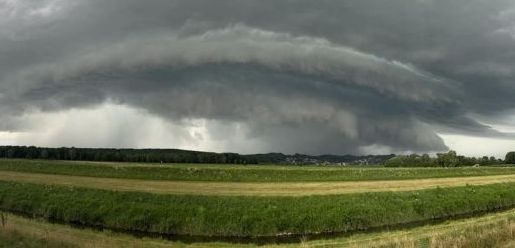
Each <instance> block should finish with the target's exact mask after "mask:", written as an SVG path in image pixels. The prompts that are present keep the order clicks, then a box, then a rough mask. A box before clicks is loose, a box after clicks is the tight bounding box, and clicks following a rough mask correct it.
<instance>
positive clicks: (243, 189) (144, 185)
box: [0, 171, 515, 196]
mask: <svg viewBox="0 0 515 248" xmlns="http://www.w3.org/2000/svg"><path fill="white" fill-rule="evenodd" d="M0 180H1V181H14V182H25V183H37V184H52V185H64V186H74V187H85V188H95V189H106V190H116V191H140V192H151V193H161V194H188V195H227V196H235V195H247V196H306V195H330V194H350V193H363V192H380V191H410V190H421V189H430V188H436V187H457V186H465V185H467V184H469V185H485V184H493V183H504V182H515V175H498V176H480V177H453V178H429V179H414V180H388V181H358V182H304V183H298V182H295V183H291V182H286V183H240V182H188V181H157V180H137V179H117V178H98V177H84V176H65V175H50V174H36V173H25V172H10V171H0Z"/></svg>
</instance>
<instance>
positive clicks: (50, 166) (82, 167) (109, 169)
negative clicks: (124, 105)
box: [0, 159, 515, 182]
mask: <svg viewBox="0 0 515 248" xmlns="http://www.w3.org/2000/svg"><path fill="white" fill-rule="evenodd" d="M0 171H18V172H32V173H45V174H59V175H76V176H90V177H107V178H130V179H148V180H171V181H217V182H308V181H311V182H325V181H362V180H404V179H421V178H448V177H468V176H492V175H507V174H515V167H480V168H471V167H467V168H460V167H458V168H381V167H379V168H378V167H368V168H361V167H353V168H342V167H315V166H270V165H268V166H264V165H263V166H257V165H248V166H242V165H213V164H137V163H101V162H76V161H47V160H20V159H0Z"/></svg>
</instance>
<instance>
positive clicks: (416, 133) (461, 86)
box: [0, 0, 515, 154]
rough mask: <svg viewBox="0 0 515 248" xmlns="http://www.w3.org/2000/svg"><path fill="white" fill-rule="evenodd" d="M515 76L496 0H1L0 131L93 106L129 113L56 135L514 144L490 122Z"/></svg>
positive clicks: (284, 147)
mask: <svg viewBox="0 0 515 248" xmlns="http://www.w3.org/2000/svg"><path fill="white" fill-rule="evenodd" d="M514 79H515V4H514V3H513V1H508V0H493V1H488V2H487V1H479V0H472V1H471V0H456V1H440V0H418V1H408V0H393V1H380V0H365V1H337V0H331V1H329V0H320V1H316V2H315V1H310V0H296V1H271V0H263V1H257V0H220V1H209V0H179V1H174V0H166V1H165V0H159V1H158V0H152V1H139V0H123V1H122V0H102V1H100V0H88V1H74V0H67V1H64V0H40V1H29V0H17V1H12V0H0V132H1V131H4V132H5V131H8V132H23V131H27V130H35V129H37V128H38V126H40V125H42V124H41V123H40V122H39V121H37V120H34V118H33V117H30V116H31V115H32V116H34V115H38V116H41V115H42V116H45V115H46V116H52V115H54V117H55V115H56V114H55V113H60V112H62V111H70V110H72V109H79V110H80V109H102V108H103V109H104V111H103V113H111V114H109V115H108V116H117V115H120V113H126V114H128V115H129V114H130V115H131V116H132V117H131V118H122V117H116V118H96V119H98V120H96V119H95V118H91V117H88V118H87V119H89V121H90V122H91V120H92V119H95V121H94V122H91V123H92V124H97V125H98V128H97V129H96V132H93V131H91V130H90V131H88V130H87V128H83V129H80V130H77V133H70V132H69V131H68V132H64V131H63V133H66V135H67V137H68V136H74V137H79V138H83V139H86V140H88V139H89V138H90V137H91V135H92V133H96V134H97V135H98V136H100V134H99V133H98V130H118V131H116V132H115V133H116V135H111V133H112V132H107V133H103V136H102V137H103V138H102V140H101V141H97V143H96V144H97V145H98V146H119V147H123V146H138V142H137V140H148V136H152V137H154V138H152V141H149V142H147V143H143V144H145V145H147V146H148V144H150V145H151V146H167V145H166V144H168V143H166V142H163V141H162V140H159V135H155V130H156V129H158V130H160V129H169V130H172V131H171V132H170V133H169V136H170V137H168V136H163V137H161V138H162V139H168V138H170V139H175V140H181V142H179V143H177V142H175V143H170V144H174V145H178V146H181V147H187V148H195V146H193V147H192V146H191V144H194V143H202V145H200V146H197V147H201V148H202V149H208V150H209V149H212V150H225V151H243V152H268V151H280V152H305V153H314V154H317V153H339V154H342V153H365V152H371V153H375V152H377V151H379V152H406V151H415V152H428V151H441V150H445V149H447V147H446V145H445V144H444V142H443V140H442V139H441V138H440V136H439V135H438V134H437V133H449V134H455V135H473V136H480V137H490V138H503V139H513V138H514V135H513V134H512V133H505V132H500V131H497V130H496V129H494V128H492V127H491V126H490V125H492V124H495V123H503V124H506V122H508V123H510V121H509V118H511V115H510V114H508V113H513V110H514V109H515V98H514V97H513V95H514V94H515V82H514ZM106 104H108V106H113V105H114V106H123V107H107V109H108V110H107V112H106V110H105V109H106V107H101V106H106ZM116 109H118V110H119V111H115V110H116ZM120 109H121V110H120ZM98 111H100V112H102V110H98ZM100 112H98V113H100ZM115 113H118V114H115ZM82 115H83V118H86V117H87V116H88V114H84V113H82ZM28 116H29V117H28ZM76 116H77V118H80V116H81V115H80V114H77V115H76ZM97 116H101V115H97ZM508 117H509V118H508ZM63 118H64V117H61V119H63ZM146 118H148V119H152V120H155V121H148V120H147V121H144V120H143V119H146ZM480 120H481V121H480ZM483 120H488V121H486V122H485V121H483ZM85 121H86V122H87V121H88V120H85ZM161 121H164V123H167V124H163V123H161ZM157 122H159V123H161V124H159V127H156V125H157V124H155V123H157ZM106 123H110V125H107V124H106ZM113 123H114V124H113ZM124 123H125V124H124ZM127 123H131V124H127ZM134 123H138V124H134ZM199 123H200V124H199ZM485 123H488V124H485ZM54 125H55V124H54ZM70 125H74V126H76V124H70ZM120 125H123V127H120V128H119V129H117V128H116V127H119V126H120ZM79 126H80V125H79ZM199 126H200V127H199ZM199 128H200V129H201V130H202V131H200V132H192V131H191V130H197V129H199ZM120 130H122V131H120ZM144 130H147V131H144ZM152 130H154V131H152ZM197 131H198V130H197ZM47 136H48V135H47ZM0 137H1V136H0ZM120 137H124V138H120ZM127 137H131V138H127ZM206 137H209V140H207V139H206ZM48 139H50V140H52V142H50V143H49V144H66V145H73V144H70V143H73V142H68V141H67V140H68V138H66V137H59V135H55V136H52V137H51V138H48ZM56 140H57V141H61V142H55V141H56ZM213 140H215V141H216V140H218V141H220V140H223V144H222V143H220V142H218V143H217V142H214V143H212V141H213ZM29 141H30V140H29ZM29 141H27V140H25V142H29ZM42 143H43V144H44V142H42ZM81 144H82V143H81ZM84 144H85V145H90V146H91V144H95V141H92V142H91V143H84ZM79 145H80V144H79ZM139 145H141V144H139Z"/></svg>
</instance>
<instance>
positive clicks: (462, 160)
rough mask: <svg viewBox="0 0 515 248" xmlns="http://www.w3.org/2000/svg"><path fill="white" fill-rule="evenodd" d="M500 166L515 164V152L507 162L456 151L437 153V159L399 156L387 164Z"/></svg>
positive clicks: (409, 165) (396, 165) (395, 165)
mask: <svg viewBox="0 0 515 248" xmlns="http://www.w3.org/2000/svg"><path fill="white" fill-rule="evenodd" d="M500 164H515V152H509V153H508V154H506V158H505V160H502V159H496V158H495V157H488V156H483V157H478V158H476V157H466V156H461V155H458V154H457V153H456V152H455V151H449V152H446V153H437V154H436V157H431V156H429V155H428V154H423V155H419V154H411V155H398V156H395V157H393V158H391V159H388V160H387V161H386V162H385V166H387V167H458V166H474V165H481V166H491V165H500Z"/></svg>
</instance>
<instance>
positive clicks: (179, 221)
mask: <svg viewBox="0 0 515 248" xmlns="http://www.w3.org/2000/svg"><path fill="white" fill-rule="evenodd" d="M285 178H287V179H285ZM513 207H515V170H514V168H511V167H506V168H504V167H488V168H449V169H446V168H402V169H394V168H377V167H376V168H337V167H328V168H322V167H295V166H256V165H253V166H243V165H200V164H195V165H177V164H171V165H168V164H132V163H91V162H70V161H67V162H65V161H38V160H35V161H32V160H0V208H1V210H2V211H5V212H6V213H14V214H16V215H12V214H5V215H6V216H7V218H6V219H7V222H4V221H3V222H2V225H3V229H2V233H3V236H2V235H0V241H1V240H2V239H4V240H5V241H3V242H4V243H8V242H19V243H27V244H28V245H27V246H28V247H31V246H30V244H35V246H32V247H38V245H41V244H43V245H41V246H45V247H53V246H57V247H59V246H64V247H67V246H68V245H69V246H71V247H73V246H83V244H82V243H83V242H80V241H77V240H80V239H81V237H82V238H84V237H85V236H88V235H93V236H94V237H97V236H95V235H100V236H98V237H97V238H99V239H101V240H104V241H105V242H107V243H106V244H111V245H110V246H111V247H112V246H121V247H126V245H123V244H122V243H119V244H117V243H116V242H118V241H120V240H125V241H127V240H130V242H136V241H137V242H136V243H135V244H137V245H135V246H134V247H145V246H148V247H153V246H157V247H160V246H164V247H166V246H170V245H184V246H186V245H188V246H222V247H223V246H228V245H235V244H238V245H239V246H253V245H256V244H259V245H269V246H272V245H274V246H301V245H302V246H330V245H334V246H343V245H345V246H357V247H369V246H370V247H398V246H400V244H401V243H402V246H405V247H416V246H422V247H427V246H428V245H430V246H431V247H448V246H447V245H443V244H453V245H452V246H456V247H474V246H475V245H481V244H489V243H484V242H494V243H495V246H490V247H496V246H498V245H500V244H501V243H505V242H507V243H506V245H509V242H508V241H509V240H510V239H512V238H510V237H511V236H510V235H512V234H513V223H512V222H513V211H507V212H502V213H498V214H493V215H491V216H496V217H495V218H494V217H490V218H489V219H488V220H489V221H480V220H484V218H486V217H478V216H479V215H481V214H485V213H494V212H498V211H501V210H502V211H505V210H509V209H511V208H513ZM21 216H25V217H21ZM29 216H30V217H31V218H35V219H37V220H38V221H34V220H30V219H27V218H26V217H29ZM474 216H476V217H474ZM465 218H467V219H465ZM482 218H483V219H482ZM2 219H4V218H2ZM448 219H464V220H454V221H450V222H449V223H445V224H438V225H433V226H429V227H416V226H423V225H426V224H428V223H433V222H435V221H436V222H441V221H445V220H448ZM41 220H46V221H51V222H57V223H61V224H49V223H45V222H41ZM6 223H8V224H6ZM460 223H461V224H460ZM464 223H468V224H464ZM62 224H73V225H78V226H81V227H90V228H104V229H106V230H111V231H110V232H108V233H105V232H99V231H91V230H89V231H88V230H81V229H75V228H71V227H69V226H64V225H62ZM23 226H25V227H23ZM437 226H440V227H441V228H443V227H442V226H445V228H443V229H445V230H446V231H442V232H437V231H436V229H431V230H433V231H434V233H433V234H431V235H429V236H428V235H422V234H421V233H419V232H420V230H423V228H437ZM403 227H404V228H405V229H403V230H402V231H397V232H394V233H397V234H398V233H402V232H405V234H406V235H405V236H402V235H394V236H391V235H390V234H392V233H391V232H384V230H386V229H398V228H403ZM408 227H409V228H408ZM49 228H50V229H49ZM23 230H31V231H30V232H29V233H27V232H24V231H23ZM41 230H47V231H45V232H43V231H41ZM48 230H55V232H58V230H59V232H64V233H67V235H68V236H66V235H64V234H63V235H57V236H56V235H50V234H49V233H50V232H54V231H48ZM417 230H418V231H417ZM507 230H511V231H507ZM113 231H114V232H115V233H112V232H113ZM364 231H365V232H372V233H369V234H366V235H365V234H359V233H360V232H364ZM433 231H432V232H433ZM41 232H43V233H47V236H46V237H47V238H45V237H41V235H40V234H38V233H41ZM472 232H473V233H476V234H477V233H482V234H481V235H479V234H477V235H475V236H474V237H478V240H477V242H479V243H477V244H475V243H467V242H465V241H463V240H462V239H464V237H465V238H466V239H471V237H472V236H470V237H469V236H467V235H471V234H470V233H472ZM6 233H7V234H8V235H7V234H6ZM119 233H126V234H119ZM128 233H132V234H134V233H138V235H140V236H141V235H142V236H145V237H147V238H144V239H140V238H135V237H132V236H130V235H129V234H128ZM437 234H438V235H437ZM81 235H82V236H81ZM349 235H351V236H349ZM157 236H159V237H162V238H172V239H173V240H174V241H166V240H161V239H152V238H149V237H157ZM341 236H345V237H344V238H341ZM6 237H7V238H6ZM9 237H11V238H9ZM51 237H55V238H51ZM59 237H62V238H61V239H62V240H59ZM65 237H66V238H65ZM329 237H330V238H329ZM364 237H366V238H364ZM381 237H382V238H381ZM357 238H359V242H354V243H353V241H352V240H353V239H357ZM13 239H14V241H13ZM479 239H480V240H479ZM9 240H10V241H9ZM74 240H75V241H74ZM131 240H132V241H131ZM135 240H136V241H135ZM192 240H193V241H192ZM206 240H210V241H209V242H207V241H206ZM216 240H219V241H218V242H214V241H216ZM286 240H287V241H288V242H290V243H288V244H275V243H276V242H281V241H286ZM460 240H461V241H460ZM228 241H233V242H236V243H227V242H228ZM458 241H459V242H461V243H459V242H458ZM41 242H43V243H41ZM56 242H57V243H56ZM59 242H61V243H59ZM120 242H121V241H120ZM291 242H293V243H291ZM333 242H334V243H333ZM392 242H393V243H392ZM446 242H447V243H446ZM452 242H458V245H455V243H452ZM481 242H483V243H481ZM410 244H411V246H410ZM437 244H442V245H441V246H439V245H437ZM91 247H102V245H101V244H99V245H98V246H91ZM105 247H109V246H105ZM476 247H485V246H476Z"/></svg>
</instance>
